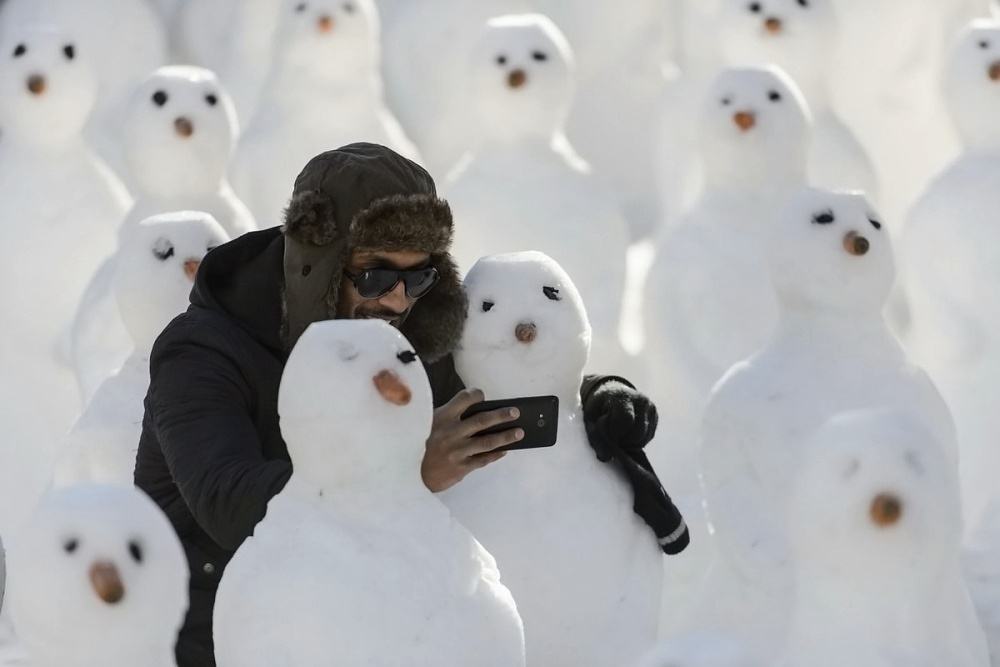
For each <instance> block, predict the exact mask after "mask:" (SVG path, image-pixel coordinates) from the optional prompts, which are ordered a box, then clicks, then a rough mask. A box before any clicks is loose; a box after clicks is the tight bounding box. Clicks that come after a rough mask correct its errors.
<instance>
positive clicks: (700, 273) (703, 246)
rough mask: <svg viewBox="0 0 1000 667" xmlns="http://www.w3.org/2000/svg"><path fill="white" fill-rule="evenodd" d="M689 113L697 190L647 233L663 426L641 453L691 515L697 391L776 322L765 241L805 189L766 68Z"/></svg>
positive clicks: (791, 108) (705, 391)
mask: <svg viewBox="0 0 1000 667" xmlns="http://www.w3.org/2000/svg"><path fill="white" fill-rule="evenodd" d="M700 117H701V120H700V134H699V137H700V143H701V154H702V156H701V157H702V161H703V163H704V165H705V174H706V185H705V191H704V192H703V194H702V195H701V197H700V198H699V199H698V201H697V202H696V204H695V205H694V207H693V208H692V209H691V210H690V211H688V213H687V214H686V215H685V216H684V218H683V219H682V220H681V221H680V222H679V223H678V226H677V227H675V228H673V229H672V230H670V231H667V232H666V233H665V234H664V235H663V236H662V237H661V238H660V239H659V240H658V243H657V246H656V256H655V260H654V263H653V265H652V267H651V269H650V272H649V274H648V276H647V282H646V288H645V305H644V308H643V314H644V316H645V322H646V327H647V331H646V339H647V341H648V343H647V346H646V352H645V353H646V355H647V359H648V360H649V362H650V364H651V365H652V366H653V367H654V368H655V369H656V372H655V373H652V374H651V382H652V384H653V388H654V395H655V397H656V398H657V399H658V400H657V405H659V406H660V417H661V420H662V426H663V428H661V429H660V433H661V435H660V438H659V439H658V441H656V442H655V443H654V445H653V448H652V449H651V450H650V451H651V452H652V456H653V460H654V463H655V464H656V466H657V468H658V469H659V470H661V471H662V473H663V475H664V476H665V481H666V483H667V486H668V488H670V489H671V491H673V492H675V493H677V494H678V495H679V496H680V497H681V498H683V501H682V502H684V503H685V509H686V510H687V512H688V513H689V515H690V516H692V517H693V516H696V515H697V514H698V513H699V508H700V504H701V501H700V498H701V489H700V486H699V483H698V478H697V467H698V444H697V431H698V427H699V426H700V424H701V416H702V413H703V410H704V405H705V402H706V401H707V400H708V395H709V393H710V392H711V389H712V387H713V386H714V385H715V383H716V382H717V381H718V380H719V378H721V377H722V375H723V374H724V373H725V372H726V371H727V370H728V369H729V367H730V366H732V365H733V364H734V363H736V362H737V361H739V360H741V359H744V358H746V357H747V356H749V355H750V354H752V353H753V352H754V351H756V350H757V349H759V348H760V347H761V346H762V345H763V344H764V343H766V342H767V339H768V337H769V336H770V335H771V333H772V331H773V330H774V326H775V324H776V322H777V317H778V305H777V299H776V298H775V296H774V289H773V287H772V286H771V282H770V278H769V276H768V271H767V263H766V257H765V250H766V243H767V239H768V233H769V229H770V227H772V226H773V224H774V223H773V220H774V217H775V215H776V214H777V212H778V210H779V209H780V207H781V205H782V204H783V203H784V200H785V198H786V197H787V196H789V195H790V194H791V193H792V192H794V191H795V189H797V188H800V187H802V186H803V185H805V178H806V176H805V172H806V154H807V151H808V134H809V118H808V111H807V109H806V106H805V102H804V101H803V99H802V96H801V94H800V93H799V92H798V89H797V88H796V87H795V84H794V83H793V82H792V81H791V79H789V78H788V77H787V76H786V75H785V74H783V73H782V72H781V71H780V70H777V69H775V68H731V69H726V70H723V71H722V72H721V73H720V74H719V75H718V76H717V77H716V79H715V81H714V82H713V84H712V86H711V87H710V89H709V91H708V93H707V95H706V97H705V101H704V103H703V106H702V112H701V114H700ZM702 544H705V542H704V541H703V542H702ZM695 548H696V549H697V548H699V547H698V546H697V545H696V546H695Z"/></svg>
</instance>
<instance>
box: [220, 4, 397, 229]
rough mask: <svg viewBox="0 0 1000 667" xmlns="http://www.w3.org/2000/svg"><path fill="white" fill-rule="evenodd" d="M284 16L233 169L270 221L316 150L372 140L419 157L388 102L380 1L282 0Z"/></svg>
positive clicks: (241, 189)
mask: <svg viewBox="0 0 1000 667" xmlns="http://www.w3.org/2000/svg"><path fill="white" fill-rule="evenodd" d="M278 21H279V27H278V29H277V32H276V34H275V37H274V40H275V41H274V60H273V64H272V66H271V71H270V74H269V76H268V80H267V82H266V83H265V84H264V88H263V92H262V93H261V97H260V100H259V103H258V106H257V109H256V111H255V113H254V116H253V120H251V121H250V124H249V125H248V126H247V128H246V131H245V132H244V134H243V136H242V137H241V138H240V145H239V148H238V150H237V153H236V158H235V159H234V161H233V167H232V177H233V185H234V186H235V187H236V191H237V193H239V194H240V196H242V197H243V198H244V200H245V201H246V202H247V204H248V205H249V206H250V210H251V211H253V214H254V216H256V218H257V220H258V221H259V222H260V223H261V225H264V226H269V225H271V224H274V223H276V222H277V221H279V220H281V216H282V213H283V211H284V208H285V206H286V205H287V204H288V186H289V184H290V183H292V182H294V181H295V177H296V176H297V175H298V173H299V170H300V169H301V168H302V165H303V164H305V163H306V162H307V161H308V160H309V159H310V158H311V157H312V156H314V155H316V153H317V151H323V150H327V149H334V148H337V147H338V146H343V145H346V144H350V143H353V142H356V141H367V142H371V143H378V144H384V145H386V146H388V147H390V148H392V149H393V150H395V151H397V152H399V153H402V154H403V155H406V156H407V157H410V158H415V157H416V149H415V148H414V147H413V145H412V144H411V143H410V141H409V139H407V138H406V136H405V134H404V133H403V130H402V128H401V127H400V125H399V123H398V122H397V121H396V119H395V117H393V115H392V113H391V112H390V111H389V109H388V108H387V107H386V105H385V102H384V100H383V95H382V81H381V75H380V72H379V68H380V60H381V56H380V27H379V16H378V10H377V9H376V8H375V4H374V2H373V0H349V1H348V2H344V1H343V0H308V1H304V0H283V2H282V5H281V11H280V16H279V17H278Z"/></svg>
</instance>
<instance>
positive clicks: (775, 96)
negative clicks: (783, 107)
mask: <svg viewBox="0 0 1000 667" xmlns="http://www.w3.org/2000/svg"><path fill="white" fill-rule="evenodd" d="M767 99H769V100H771V101H772V102H780V101H781V93H779V92H778V91H777V90H772V91H771V92H769V93H768V94H767Z"/></svg>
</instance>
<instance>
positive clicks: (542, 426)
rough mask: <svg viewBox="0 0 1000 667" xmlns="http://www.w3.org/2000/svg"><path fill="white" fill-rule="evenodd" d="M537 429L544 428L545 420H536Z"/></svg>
mask: <svg viewBox="0 0 1000 667" xmlns="http://www.w3.org/2000/svg"><path fill="white" fill-rule="evenodd" d="M538 428H545V420H544V419H539V420H538Z"/></svg>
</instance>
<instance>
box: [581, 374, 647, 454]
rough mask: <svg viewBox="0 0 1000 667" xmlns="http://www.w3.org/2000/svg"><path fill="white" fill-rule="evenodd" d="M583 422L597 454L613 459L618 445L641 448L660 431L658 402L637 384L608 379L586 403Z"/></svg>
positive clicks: (628, 448)
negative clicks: (629, 384)
mask: <svg viewBox="0 0 1000 667" xmlns="http://www.w3.org/2000/svg"><path fill="white" fill-rule="evenodd" d="M583 422H584V425H585V426H586V428H587V436H588V439H589V440H590V446H591V447H593V449H594V451H595V452H596V453H597V458H599V459H600V460H602V461H610V460H611V459H612V458H613V456H614V454H613V451H614V449H615V448H616V447H618V448H621V449H623V450H641V449H642V448H644V447H645V446H646V445H647V444H649V442H650V440H652V439H653V436H654V435H656V425H657V422H658V418H657V413H656V406H655V405H653V402H652V401H650V400H649V398H647V397H646V396H644V395H643V394H641V393H639V392H638V391H636V389H634V388H633V387H630V386H628V385H626V384H625V383H623V382H620V381H618V380H613V379H611V380H608V381H606V382H603V383H601V384H600V385H599V386H598V387H597V388H596V389H594V390H593V391H592V392H591V393H590V395H589V396H587V398H586V401H585V402H584V404H583Z"/></svg>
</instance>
